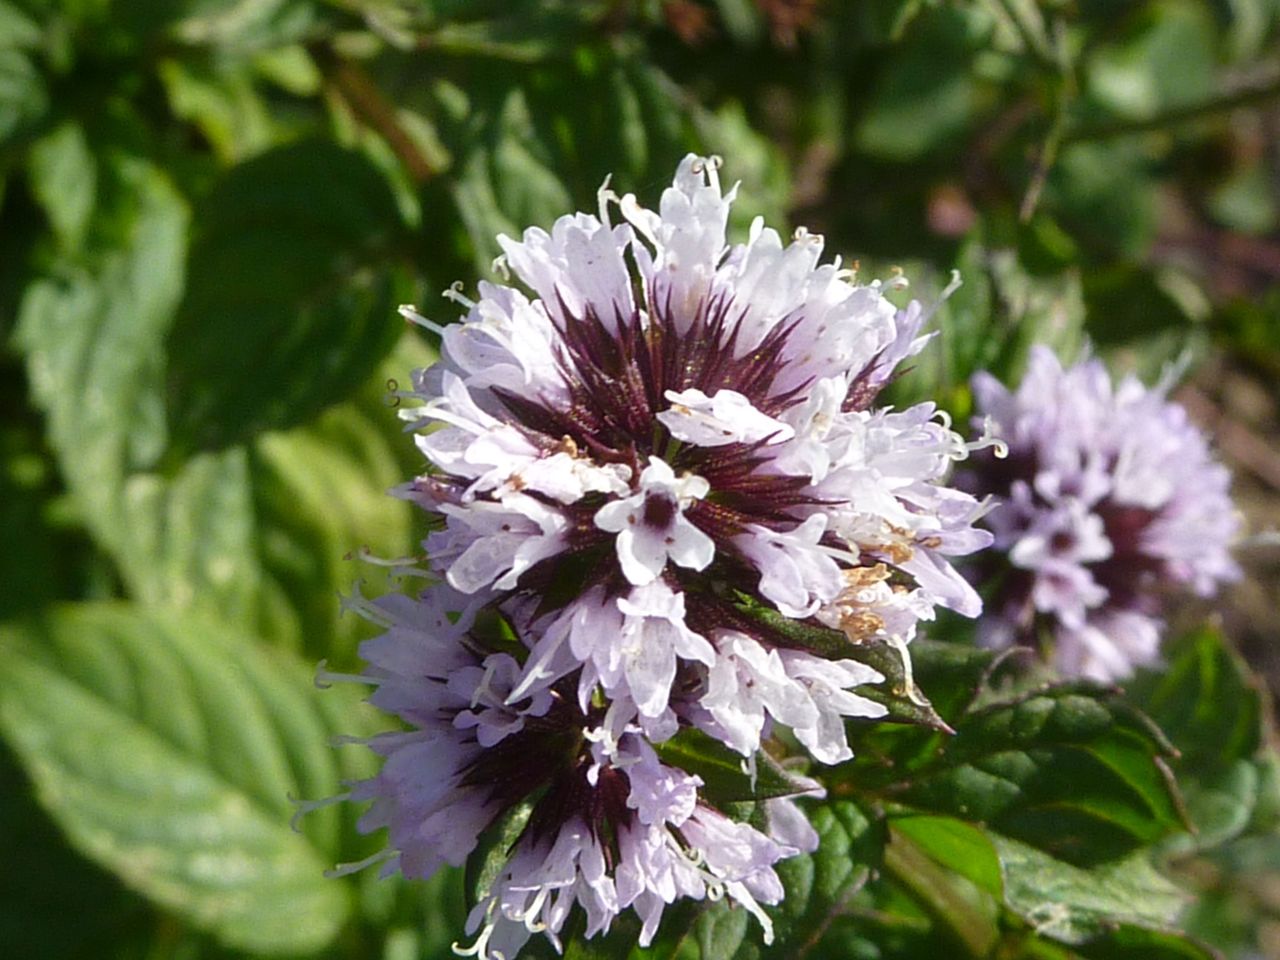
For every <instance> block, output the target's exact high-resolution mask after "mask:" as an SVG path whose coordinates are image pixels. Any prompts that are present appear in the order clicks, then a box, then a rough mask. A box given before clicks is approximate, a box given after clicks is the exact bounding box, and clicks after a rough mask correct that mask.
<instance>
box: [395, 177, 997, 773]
mask: <svg viewBox="0 0 1280 960" xmlns="http://www.w3.org/2000/svg"><path fill="white" fill-rule="evenodd" d="M718 166H719V164H718V161H714V160H707V159H703V158H699V157H694V156H690V157H686V158H685V160H684V161H683V162H682V163H681V164H680V168H679V170H678V171H677V173H676V177H675V181H674V183H673V185H672V186H671V187H670V188H669V189H668V190H666V191H665V192H664V193H663V195H662V199H661V203H660V205H659V209H658V210H657V211H652V210H647V209H645V208H643V207H641V206H640V204H639V203H638V201H637V200H636V198H635V197H634V196H631V195H629V194H628V195H627V196H623V197H617V196H615V195H614V194H612V193H611V192H609V191H608V190H602V192H601V200H600V212H599V216H592V215H589V214H577V215H574V216H571V217H563V218H561V219H560V220H559V221H557V222H556V224H555V225H554V227H553V228H552V230H551V231H550V233H548V232H546V231H543V230H541V229H538V228H531V229H530V230H528V231H526V232H525V234H524V236H523V238H522V239H521V240H519V241H517V240H512V239H510V238H506V237H503V238H500V239H501V243H502V247H503V250H504V251H505V253H504V260H505V264H506V266H507V268H508V269H509V270H510V271H512V272H514V274H515V275H516V277H517V278H518V279H519V280H520V281H522V283H523V284H524V287H525V288H526V289H527V290H529V291H531V292H532V294H533V295H534V296H533V297H532V298H530V297H529V296H527V295H526V294H525V293H522V292H521V291H520V290H518V289H516V288H514V287H510V286H502V285H496V284H487V283H486V284H481V286H480V299H479V300H477V301H475V302H471V301H469V300H464V303H465V304H466V305H467V308H468V309H467V314H466V317H465V318H464V320H463V322H462V323H460V324H456V325H452V326H448V327H445V328H442V329H441V335H442V346H443V349H442V359H441V362H440V363H439V364H438V365H437V366H435V367H433V368H431V369H430V370H427V371H425V372H424V373H422V374H421V375H420V376H419V377H418V378H417V381H416V393H417V395H418V396H419V397H421V399H422V400H423V401H424V402H423V405H422V406H421V407H418V408H415V409H413V410H409V411H407V412H406V415H407V416H410V417H417V418H420V420H421V422H422V423H423V424H424V425H428V424H432V423H434V424H435V425H436V429H435V430H434V431H433V432H429V433H426V434H424V435H423V436H422V437H421V439H420V447H421V449H422V451H423V453H424V454H425V455H426V457H427V460H428V469H427V472H426V474H425V475H424V476H423V477H422V478H420V479H419V480H418V481H417V482H416V483H414V484H412V485H411V486H410V487H409V488H407V490H406V495H408V496H409V497H411V498H412V499H414V500H415V501H416V502H418V503H419V504H420V505H421V506H423V507H424V508H426V509H427V510H429V511H431V512H432V513H434V514H436V515H438V516H439V517H441V518H442V520H443V523H442V525H441V527H440V528H439V529H438V530H437V531H436V532H435V533H433V534H432V535H431V537H430V538H429V539H428V541H427V543H426V547H427V553H428V556H429V558H430V561H431V564H432V568H433V571H434V572H436V573H438V575H440V576H441V577H443V578H444V579H445V580H447V581H448V583H449V584H451V585H452V586H453V587H454V588H456V589H457V590H459V591H462V592H463V593H468V594H470V593H475V592H477V591H485V590H493V591H498V592H499V593H500V594H501V598H500V600H499V602H500V604H501V605H502V606H503V609H504V610H505V611H507V613H508V614H511V613H512V612H513V611H516V610H519V611H520V613H519V618H520V619H521V621H522V622H524V623H527V624H528V625H529V636H530V638H531V643H532V645H533V647H534V652H533V655H532V656H531V657H530V658H529V660H528V661H527V663H526V665H525V674H524V676H523V678H522V681H521V689H522V690H533V689H542V688H546V687H547V686H549V685H551V684H554V683H556V682H558V681H559V680H560V679H561V678H563V677H566V676H569V675H571V674H572V675H577V676H578V677H579V683H580V686H581V687H582V697H583V698H585V697H586V696H588V695H589V691H590V690H592V689H595V688H596V687H598V688H600V690H601V692H602V693H603V695H604V696H605V697H607V698H608V699H609V700H610V701H611V702H613V703H617V704H629V705H631V707H633V708H634V711H635V713H637V714H639V715H640V716H641V717H643V718H644V721H645V723H646V732H647V733H648V734H649V735H650V736H654V735H655V733H656V731H657V730H659V729H664V730H674V729H675V728H676V721H677V720H680V719H683V720H688V721H689V722H694V723H700V722H705V723H706V725H707V727H708V730H709V731H715V732H717V733H724V731H725V728H724V727H723V725H721V724H719V723H717V722H715V721H714V720H713V719H712V718H713V716H714V712H713V711H711V710H709V709H706V708H705V705H703V706H700V704H699V702H700V700H701V699H702V698H703V697H706V696H708V695H709V691H710V689H711V687H712V686H713V685H717V684H719V682H720V681H718V680H714V679H713V678H716V677H721V676H728V674H729V672H732V671H733V670H736V669H737V667H734V666H732V664H736V663H738V662H739V659H738V656H739V655H738V654H737V653H735V652H731V651H738V650H740V649H741V647H742V644H743V643H744V642H745V643H750V644H754V645H755V646H756V647H758V648H759V649H761V650H762V651H764V653H765V655H768V654H769V653H770V651H773V652H774V659H775V661H776V662H778V663H780V664H781V666H780V668H779V669H780V670H781V671H782V674H784V675H785V676H786V677H787V678H788V679H787V683H786V684H784V685H783V687H779V688H778V690H779V691H781V690H782V689H783V688H784V687H785V688H786V689H787V690H792V691H796V690H800V689H801V688H806V681H802V679H801V678H800V674H799V673H798V672H797V671H799V670H801V668H800V667H799V666H798V665H797V664H799V663H800V660H798V659H797V658H794V657H791V658H781V659H779V658H778V657H777V655H776V651H777V650H778V649H779V648H782V647H785V646H788V644H786V643H783V642H782V640H781V639H780V638H779V637H778V636H776V635H775V634H772V633H770V632H769V631H768V630H766V629H765V628H763V627H761V626H760V625H759V624H758V623H756V622H752V621H749V620H747V619H744V616H743V614H742V610H741V607H742V605H743V598H744V597H746V598H747V599H748V600H749V601H750V602H754V603H757V604H760V605H764V606H766V607H769V608H772V609H775V610H777V611H780V612H781V613H783V614H784V615H785V616H787V617H792V618H797V619H805V618H810V617H817V618H818V619H819V620H820V621H821V622H823V623H827V624H831V625H833V626H835V627H837V628H841V629H845V630H846V631H847V632H848V635H849V637H850V639H851V640H853V641H854V642H857V641H861V640H864V639H868V638H871V637H876V636H885V635H887V633H888V632H892V635H893V637H894V638H895V639H896V640H900V641H906V640H909V639H910V637H911V636H912V635H913V633H914V631H915V625H916V622H917V621H918V620H919V619H922V618H928V617H931V616H932V614H933V610H934V608H935V607H936V606H938V605H944V606H950V607H953V608H955V609H957V610H960V611H961V612H963V613H966V614H969V615H973V614H975V613H976V612H977V610H978V609H979V602H978V599H977V596H976V594H975V593H974V592H973V590H972V588H971V587H970V586H969V585H968V584H967V583H966V581H965V580H964V579H963V578H961V577H959V576H957V575H956V573H955V572H954V570H952V568H951V566H950V564H949V562H948V560H947V557H948V556H950V555H953V554H958V553H967V552H970V551H972V550H974V549H977V548H979V547H981V546H982V545H983V544H984V543H985V542H986V539H987V538H988V535H987V534H985V533H983V532H980V531H976V530H975V529H974V528H973V527H972V522H973V521H974V519H975V518H976V517H977V516H978V515H979V514H980V512H981V505H980V504H979V503H978V502H977V501H976V500H974V499H973V498H972V497H969V496H968V495H966V494H961V493H958V492H957V491H955V490H950V489H948V488H946V487H944V486H942V485H941V481H942V480H943V479H944V478H945V476H946V475H947V473H948V471H949V469H950V467H951V464H952V462H953V461H954V460H956V459H961V458H963V457H964V456H966V455H967V453H968V448H967V447H966V445H965V444H964V443H963V441H961V440H960V438H959V437H958V436H957V435H956V434H955V433H954V432H952V431H951V430H950V428H949V425H948V422H947V420H946V418H945V416H943V415H941V414H939V413H938V412H937V411H936V410H935V408H934V407H933V406H932V405H929V404H921V405H919V406H917V407H913V408H911V409H908V410H904V411H891V410H884V409H875V408H874V407H873V403H874V400H875V397H876V395H877V393H878V391H879V389H880V388H881V387H883V386H884V384H885V383H886V382H887V381H888V380H889V379H890V378H891V376H892V373H893V369H894V367H895V365H896V364H897V363H898V362H899V361H900V360H901V359H902V358H904V357H905V356H908V355H909V354H910V353H912V352H914V351H915V350H918V349H920V347H922V346H923V343H924V341H925V340H926V339H927V338H923V337H920V336H919V335H918V334H919V329H920V326H921V325H922V323H923V321H924V319H925V315H924V312H923V311H922V310H921V309H920V308H919V306H918V305H916V304H913V305H912V306H911V307H909V308H908V309H906V310H898V309H897V308H895V307H894V306H893V305H892V304H891V303H890V302H889V301H888V300H887V299H886V298H885V295H884V290H883V289H882V288H881V285H880V284H879V283H871V284H867V285H859V284H858V283H856V282H854V278H853V276H852V274H851V273H850V272H849V271H847V270H842V269H841V268H840V266H839V262H838V261H837V262H836V263H832V264H819V259H820V256H821V253H822V245H823V244H822V238H821V237H818V236H815V235H813V234H809V233H806V232H805V231H803V230H801V231H797V233H796V235H795V238H794V239H793V240H792V242H791V243H789V244H784V243H783V241H782V239H781V238H780V237H779V236H778V234H777V233H776V232H774V231H773V230H771V229H767V228H764V227H763V226H762V225H761V224H760V223H759V221H757V223H756V224H755V225H754V226H753V227H752V230H751V233H750V236H749V238H748V242H747V243H745V244H741V245H730V244H729V243H727V241H726V237H725V225H726V223H727V218H728V211H729V207H730V204H731V203H732V200H733V196H734V192H735V191H733V190H730V191H729V192H728V194H725V193H724V192H723V191H722V190H721V187H720V182H719V177H718V173H717V168H718ZM614 208H616V211H617V212H618V213H620V214H621V217H620V222H617V223H614V222H613V221H612V220H611V219H610V215H611V213H612V212H613V211H614ZM867 570H881V571H885V572H886V573H887V576H886V577H885V578H884V582H883V584H882V587H883V589H880V590H867V589H865V588H864V584H863V582H862V579H863V577H864V574H863V573H860V572H859V571H867ZM851 591H853V592H854V593H856V594H857V596H858V598H859V599H858V601H857V602H853V601H852V600H851ZM658 607H661V608H662V610H658V611H657V612H655V610H657V608H658ZM851 607H856V610H857V613H856V615H852V616H850V615H847V613H848V611H849V610H850V608H851ZM663 611H665V612H663ZM726 658H727V659H726ZM722 659H724V660H725V662H724V663H720V662H719V661H720V660H722ZM579 671H582V672H581V673H579ZM858 680H859V682H866V680H867V677H866V676H865V674H859V677H858ZM716 689H720V687H719V686H716ZM771 689H772V688H771ZM779 696H781V693H779ZM788 696H790V694H788ZM713 699H714V697H713ZM855 701H856V702H855ZM583 702H585V699H584V700H583ZM789 703H790V700H789V699H769V698H766V699H764V700H763V701H761V704H760V709H761V711H762V714H761V718H762V719H761V722H760V723H754V722H753V723H752V724H750V726H751V727H754V728H758V729H759V731H760V732H761V733H763V732H764V731H766V730H767V729H768V725H769V723H770V722H772V721H774V720H778V721H781V722H784V723H786V721H785V720H782V717H781V716H780V713H787V712H788V711H789V710H790V707H789ZM824 703H826V704H827V708H828V709H833V710H837V711H839V712H840V715H841V716H849V715H860V714H867V713H873V712H875V710H877V709H879V708H875V707H873V706H872V705H871V704H869V703H868V702H866V701H861V700H857V698H855V697H854V696H853V695H851V694H847V693H846V695H845V696H840V697H829V698H827V699H826V700H824ZM619 709H620V710H621V709H622V707H620V708H619ZM805 716H806V717H808V716H809V714H805ZM660 718H665V720H663V722H662V723H659V722H658V721H659V719H660ZM694 718H699V719H694ZM738 726H739V729H745V728H744V727H742V725H741V724H739V725H738ZM814 729H815V730H821V733H815V737H818V739H819V741H820V742H821V747H820V748H819V749H820V752H824V753H826V754H827V755H830V756H843V755H844V753H845V748H844V746H843V744H844V738H843V735H842V732H841V731H840V724H838V723H834V724H833V723H823V724H822V725H821V726H820V727H817V728H814ZM726 742H730V743H732V744H733V745H734V746H735V748H736V749H739V750H741V751H742V752H744V753H746V754H748V755H749V754H750V753H752V752H754V751H755V750H756V749H757V748H758V746H759V737H758V736H749V737H748V736H742V735H734V736H732V737H730V736H728V735H727V734H726Z"/></svg>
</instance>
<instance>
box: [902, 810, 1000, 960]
mask: <svg viewBox="0 0 1280 960" xmlns="http://www.w3.org/2000/svg"><path fill="white" fill-rule="evenodd" d="M918 832H919V831H918ZM924 832H925V834H926V839H928V840H932V841H936V840H937V839H938V838H937V837H936V835H932V834H931V833H930V832H929V831H927V830H926V831H924ZM953 839H954V837H953ZM934 846H935V847H936V848H939V849H940V850H941V851H942V852H943V854H944V857H945V858H946V860H948V861H949V860H950V859H951V858H952V855H953V854H954V853H955V851H954V850H953V849H949V848H948V847H947V846H946V845H945V844H944V845H941V846H940V847H939V845H937V844H936V843H935V844H934ZM971 849H973V847H972V846H971ZM884 866H885V872H886V874H887V875H889V876H890V877H892V878H893V880H894V882H895V883H897V884H898V885H900V886H901V887H903V888H904V889H905V890H906V891H907V892H908V893H910V894H911V896H912V897H914V898H915V899H916V900H917V901H918V902H919V903H920V905H921V906H922V907H923V908H924V909H925V911H926V912H927V913H928V914H929V915H930V916H931V917H933V919H934V920H935V923H936V925H937V927H938V928H939V931H940V932H942V933H943V934H944V935H945V936H946V937H947V939H948V940H949V941H951V942H952V943H953V944H954V945H955V946H958V947H960V948H961V949H962V950H963V951H964V954H965V955H966V956H970V957H985V956H988V955H989V954H990V953H991V951H992V949H993V948H994V947H995V945H996V942H997V941H998V940H999V938H1000V932H999V929H998V927H997V925H996V921H997V918H998V915H999V901H998V900H997V899H996V898H995V896H993V895H992V893H991V892H990V891H988V890H985V889H983V888H982V887H980V886H978V885H976V884H974V883H972V882H970V881H969V880H968V879H967V878H966V877H964V876H963V875H960V874H957V873H955V872H953V871H951V870H950V869H948V867H949V863H946V864H944V863H941V862H939V861H938V860H937V859H935V858H934V857H932V856H931V855H929V853H927V852H926V851H925V850H924V849H923V848H921V847H920V846H919V845H918V844H917V843H915V842H914V841H913V840H911V839H910V838H909V837H908V836H907V835H906V834H903V833H901V832H899V831H898V830H897V829H896V828H895V827H894V826H893V825H892V824H891V825H890V827H889V844H888V846H886V847H885V853H884ZM982 872H984V873H985V872H986V871H985V869H984V870H983V871H982ZM998 886H999V884H997V887H998Z"/></svg>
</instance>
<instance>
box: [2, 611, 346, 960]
mask: <svg viewBox="0 0 1280 960" xmlns="http://www.w3.org/2000/svg"><path fill="white" fill-rule="evenodd" d="M0 647H2V649H3V653H4V657H5V662H6V669H5V671H4V673H3V675H2V676H0V729H2V730H3V733H4V735H5V736H6V738H8V740H9V741H10V743H11V744H12V745H13V747H14V749H15V751H16V752H17V754H18V756H19V758H20V759H21V761H22V763H23V766H24V767H25V768H26V770H27V772H28V774H29V775H30V776H31V778H32V780H33V782H34V783H35V786H36V789H37V795H38V797H39V799H40V801H41V803H42V804H43V805H44V807H45V808H46V809H47V810H48V811H49V813H50V814H51V815H52V816H53V818H54V819H55V820H56V821H57V822H58V823H59V825H60V826H61V827H62V828H63V829H64V830H65V831H66V832H67V835H68V836H69V837H70V839H71V841H72V843H73V844H74V845H75V846H76V847H77V848H79V849H80V850H81V851H82V852H84V853H85V854H86V855H87V856H89V857H90V858H91V859H93V860H95V861H96V862H98V863H100V864H101V865H103V866H104V867H106V868H108V869H110V870H112V871H114V872H115V873H116V874H117V875H118V876H119V877H120V878H121V879H122V880H123V881H124V882H125V884H126V885H128V886H130V887H132V888H133V889H135V890H137V891H138V892H140V893H142V894H144V895H145V896H147V897H149V898H151V899H153V900H154V901H156V902H157V903H159V904H161V905H163V906H165V907H167V908H168V909H170V910H172V911H174V912H175V913H178V914H180V915H181V916H183V917H184V918H185V919H186V920H188V921H189V922H190V923H192V924H194V925H195V926H197V927H199V928H200V929H203V930H207V931H209V932H211V933H213V934H214V935H215V936H217V937H218V939H219V940H221V941H222V942H224V943H226V944H228V945H229V946H233V947H237V948H240V949H246V950H251V951H255V952H262V953H302V952H307V951H311V950H315V949H318V948H320V947H322V946H324V945H325V944H327V943H328V942H330V941H331V940H332V939H333V937H334V936H335V935H336V934H337V931H338V929H339V928H340V927H341V925H342V923H343V922H344V920H345V918H346V916H347V913H348V910H349V906H350V904H349V885H348V884H344V883H340V882H335V881H331V880H327V879H325V877H324V876H323V870H324V869H325V867H327V866H328V865H329V864H330V863H331V862H332V861H333V859H334V858H335V857H336V856H337V855H339V854H340V853H341V852H342V849H343V843H342V839H341V838H342V832H341V826H342V824H341V820H342V817H343V816H348V817H349V816H350V814H349V813H346V812H345V811H343V812H340V811H339V810H336V809H328V810H324V811H320V812H318V813H316V814H315V815H313V816H312V817H310V818H308V819H307V822H306V823H305V824H304V827H305V831H306V833H305V835H303V834H298V833H294V832H293V831H291V830H290V829H289V820H290V815H291V809H290V806H291V805H290V803H289V800H288V797H289V796H290V795H293V796H299V797H310V798H317V797H324V796H328V795H330V794H333V793H336V792H337V791H338V790H339V783H340V781H341V780H343V779H347V778H350V777H352V776H355V775H359V774H362V773H366V772H367V765H362V766H360V767H356V766H349V765H347V763H348V761H347V759H346V758H345V756H344V757H340V756H339V755H337V754H336V753H335V752H334V751H332V750H331V749H330V748H329V747H328V745H327V740H328V738H329V736H330V735H331V734H332V733H333V732H336V731H339V730H340V731H342V732H344V733H359V732H361V731H362V730H365V729H367V724H366V723H365V722H364V721H363V720H362V719H361V715H360V714H359V713H358V712H357V704H356V702H355V699H354V697H346V698H343V697H342V696H341V695H338V694H334V693H329V694H326V695H325V703H324V705H323V706H321V705H320V704H318V703H317V699H318V695H316V694H315V693H314V692H313V691H310V690H309V684H308V679H307V676H306V673H307V671H306V670H305V669H304V668H302V667H301V666H298V665H294V664H290V663H287V662H285V661H282V660H281V659H279V658H277V657H270V656H267V655H265V654H264V653H262V652H261V651H260V650H258V649H255V648H254V647H253V646H251V645H248V644H245V643H244V642H243V641H241V640H240V639H238V638H237V637H235V636H232V635H229V634H227V633H224V632H223V630H222V629H221V628H216V627H214V626H212V625H210V624H206V623H204V622H202V621H200V620H198V619H192V618H187V619H179V618H176V617H172V616H163V615H155V614H143V613H141V612H139V611H137V610H135V609H132V608H130V607H127V606H124V605H81V606H67V607H59V608H55V609H54V611H53V612H52V613H51V614H50V615H49V616H48V617H46V618H44V619H41V620H33V621H29V622H27V623H24V624H20V625H11V626H8V627H5V628H3V630H0ZM352 759H354V758H352Z"/></svg>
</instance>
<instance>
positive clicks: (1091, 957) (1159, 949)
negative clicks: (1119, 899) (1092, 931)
mask: <svg viewBox="0 0 1280 960" xmlns="http://www.w3.org/2000/svg"><path fill="white" fill-rule="evenodd" d="M1077 953H1078V954H1079V956H1081V957H1083V958H1085V960H1152V958H1159V960H1221V958H1222V955H1221V954H1219V953H1217V952H1216V951H1215V950H1213V949H1211V948H1209V947H1207V946H1205V945H1204V944H1203V943H1199V942H1198V941H1196V940H1194V939H1192V938H1191V937H1188V936H1186V935H1185V934H1181V933H1173V932H1172V931H1168V930H1153V929H1151V928H1149V927H1138V926H1132V925H1128V924H1124V925H1121V926H1119V927H1117V928H1116V929H1114V930H1112V931H1110V932H1108V933H1106V934H1104V935H1103V936H1101V937H1099V938H1097V939H1096V940H1090V941H1089V942H1088V943H1086V944H1083V945H1082V946H1080V947H1079V948H1078V949H1077Z"/></svg>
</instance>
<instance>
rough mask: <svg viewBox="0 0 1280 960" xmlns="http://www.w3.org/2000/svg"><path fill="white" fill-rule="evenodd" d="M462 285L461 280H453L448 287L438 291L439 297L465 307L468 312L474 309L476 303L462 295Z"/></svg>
mask: <svg viewBox="0 0 1280 960" xmlns="http://www.w3.org/2000/svg"><path fill="white" fill-rule="evenodd" d="M463 288H464V284H463V283H462V281H461V280H455V281H453V283H451V284H449V286H448V287H447V288H446V289H444V290H441V291H440V296H442V297H444V298H445V299H446V300H452V301H453V302H454V303H456V304H459V305H461V306H464V307H466V308H467V309H468V310H473V309H475V305H476V302H475V301H474V300H472V299H471V298H470V297H468V296H467V295H466V294H465V293H463V292H462V291H463Z"/></svg>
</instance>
